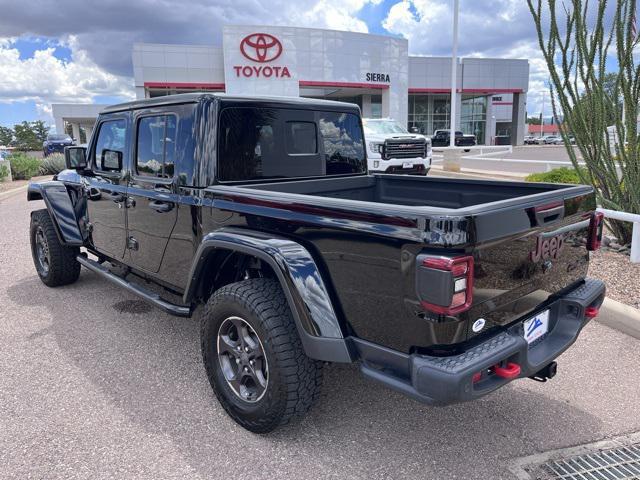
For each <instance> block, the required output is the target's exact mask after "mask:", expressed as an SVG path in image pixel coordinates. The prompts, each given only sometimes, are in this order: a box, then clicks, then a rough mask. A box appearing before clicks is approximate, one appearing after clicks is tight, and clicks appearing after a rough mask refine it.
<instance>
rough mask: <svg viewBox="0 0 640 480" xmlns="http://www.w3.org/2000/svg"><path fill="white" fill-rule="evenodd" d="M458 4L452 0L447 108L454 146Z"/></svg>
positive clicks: (453, 144)
mask: <svg viewBox="0 0 640 480" xmlns="http://www.w3.org/2000/svg"><path fill="white" fill-rule="evenodd" d="M459 6H460V0H454V2H453V52H452V55H451V106H450V108H449V110H450V112H451V114H450V116H449V118H450V119H451V124H450V131H449V146H450V147H455V145H456V105H457V101H456V100H457V97H458V95H457V92H456V90H457V83H458V82H457V80H458V73H457V69H458V8H459Z"/></svg>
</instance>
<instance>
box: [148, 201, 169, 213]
mask: <svg viewBox="0 0 640 480" xmlns="http://www.w3.org/2000/svg"><path fill="white" fill-rule="evenodd" d="M149 208H150V209H152V210H155V211H156V212H160V213H165V212H169V211H171V210H173V203H167V202H159V201H157V200H153V201H152V202H149Z"/></svg>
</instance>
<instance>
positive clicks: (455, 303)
mask: <svg viewBox="0 0 640 480" xmlns="http://www.w3.org/2000/svg"><path fill="white" fill-rule="evenodd" d="M419 258H420V257H419ZM420 260H421V261H422V264H421V266H420V267H419V268H418V279H417V288H418V296H419V298H420V303H421V305H422V307H423V308H424V309H425V310H429V311H431V312H434V313H438V314H442V315H456V314H458V313H461V312H464V311H466V310H469V308H471V304H472V303H473V257H472V256H463V257H453V258H452V257H437V256H430V255H425V256H421V258H420Z"/></svg>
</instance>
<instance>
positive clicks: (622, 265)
mask: <svg viewBox="0 0 640 480" xmlns="http://www.w3.org/2000/svg"><path fill="white" fill-rule="evenodd" d="M589 276H590V277H593V278H598V279H600V280H602V281H603V282H604V283H605V284H606V285H607V296H608V297H609V298H612V299H613V300H617V301H618V302H622V303H625V304H627V305H630V306H632V307H635V308H640V263H631V262H630V261H629V256H628V255H624V254H621V253H614V252H611V251H605V250H599V251H597V252H595V253H593V254H592V255H591V262H590V264H589Z"/></svg>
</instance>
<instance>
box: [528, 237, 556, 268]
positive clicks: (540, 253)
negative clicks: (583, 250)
mask: <svg viewBox="0 0 640 480" xmlns="http://www.w3.org/2000/svg"><path fill="white" fill-rule="evenodd" d="M563 246H564V235H562V234H560V235H558V236H556V237H551V238H544V239H543V238H542V237H538V241H537V242H536V249H535V250H534V251H533V252H531V253H529V258H530V259H531V260H532V261H533V262H537V261H538V260H541V259H542V260H546V259H547V258H553V259H556V258H558V257H559V256H560V250H562V247H563Z"/></svg>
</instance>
